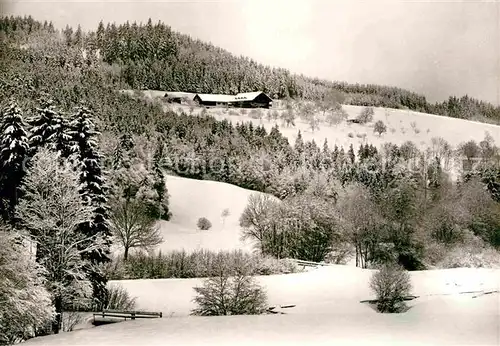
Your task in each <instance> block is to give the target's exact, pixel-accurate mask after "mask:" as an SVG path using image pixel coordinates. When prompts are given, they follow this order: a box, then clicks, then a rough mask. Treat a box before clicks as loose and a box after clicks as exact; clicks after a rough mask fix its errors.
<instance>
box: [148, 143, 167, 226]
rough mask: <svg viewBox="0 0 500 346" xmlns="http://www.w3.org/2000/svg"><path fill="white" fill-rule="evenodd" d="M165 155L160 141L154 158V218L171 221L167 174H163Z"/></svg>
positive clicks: (163, 146)
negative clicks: (155, 200) (155, 202)
mask: <svg viewBox="0 0 500 346" xmlns="http://www.w3.org/2000/svg"><path fill="white" fill-rule="evenodd" d="M165 154H166V153H165V145H164V144H163V141H162V139H159V140H158V143H157V145H156V149H155V153H154V157H153V175H154V182H153V189H154V190H155V191H156V193H157V204H156V205H154V206H153V210H152V213H153V215H152V216H154V217H156V218H158V219H161V220H169V219H170V217H171V213H170V211H169V208H168V202H169V200H168V197H169V195H168V190H167V186H166V184H165V180H166V179H165V174H164V172H163V160H164V157H165Z"/></svg>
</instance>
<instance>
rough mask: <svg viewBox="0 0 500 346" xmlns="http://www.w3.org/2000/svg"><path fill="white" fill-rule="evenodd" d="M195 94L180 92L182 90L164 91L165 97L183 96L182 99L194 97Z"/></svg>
mask: <svg viewBox="0 0 500 346" xmlns="http://www.w3.org/2000/svg"><path fill="white" fill-rule="evenodd" d="M195 96H196V94H193V93H187V92H182V91H167V92H166V93H165V97H166V98H183V99H190V100H192V99H194V97H195Z"/></svg>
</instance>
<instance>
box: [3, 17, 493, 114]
mask: <svg viewBox="0 0 500 346" xmlns="http://www.w3.org/2000/svg"><path fill="white" fill-rule="evenodd" d="M0 28H1V30H0V31H1V32H2V33H3V35H4V36H6V37H8V38H11V39H14V40H16V41H17V42H24V43H26V44H28V46H34V45H36V43H35V42H33V40H32V39H31V40H30V39H27V37H28V36H33V35H32V34H33V33H34V32H41V31H44V32H49V33H55V30H54V28H53V26H52V25H51V23H43V24H42V23H40V22H37V21H35V20H33V19H32V18H31V17H27V18H21V17H15V18H14V17H11V18H3V19H2V20H1V23H0ZM58 34H59V36H61V38H62V39H63V41H64V43H65V45H67V46H73V47H79V48H81V49H84V50H85V52H86V53H85V54H86V55H87V58H88V59H95V60H98V57H99V58H102V60H103V61H104V62H105V63H107V64H109V65H111V66H114V67H115V68H116V69H117V70H119V71H115V72H116V82H117V84H119V86H120V87H121V88H131V89H154V90H182V91H190V92H203V93H229V94H234V93H237V92H246V91H255V90H262V91H264V92H266V93H269V94H270V95H271V96H272V97H274V98H280V99H283V98H287V97H291V98H302V99H311V100H319V99H321V98H323V97H324V95H325V93H327V92H328V91H329V90H331V89H335V90H338V91H341V92H343V93H345V94H346V96H347V97H346V99H345V103H347V104H352V105H361V106H375V107H389V108H400V109H410V110H415V111H420V112H426V113H432V114H439V115H445V116H450V117H456V118H463V119H471V120H479V121H485V122H498V121H499V120H500V107H496V106H493V105H491V104H489V103H487V102H483V101H479V100H475V99H473V98H470V97H468V96H464V97H455V96H451V97H450V98H449V99H448V100H446V101H444V102H440V103H436V104H431V103H429V102H428V101H427V100H426V98H425V97H424V96H422V95H419V94H417V93H414V92H410V91H407V90H404V89H401V88H395V87H388V86H380V85H371V84H349V83H346V82H329V81H325V80H320V79H313V78H308V77H305V76H302V75H295V74H291V73H290V72H289V71H287V70H285V69H281V68H272V67H269V66H264V65H262V64H259V63H257V62H255V61H253V60H251V59H248V58H246V57H237V56H234V55H233V54H231V53H229V52H227V51H225V50H223V49H221V48H218V47H216V46H213V45H212V44H208V43H204V42H202V41H200V40H196V39H193V38H191V37H189V36H187V35H183V34H180V33H177V32H175V31H173V30H172V29H171V28H170V27H169V26H168V25H166V24H164V23H161V22H159V23H154V24H153V23H152V21H151V20H149V21H148V22H147V23H146V24H142V23H141V24H137V23H135V22H134V23H129V22H127V23H125V24H121V25H116V24H114V23H108V24H104V23H102V22H101V23H99V26H98V27H97V29H96V30H95V31H91V32H83V31H82V30H81V29H80V28H79V27H78V28H71V27H66V28H65V29H64V30H62V32H60V33H59V32H58Z"/></svg>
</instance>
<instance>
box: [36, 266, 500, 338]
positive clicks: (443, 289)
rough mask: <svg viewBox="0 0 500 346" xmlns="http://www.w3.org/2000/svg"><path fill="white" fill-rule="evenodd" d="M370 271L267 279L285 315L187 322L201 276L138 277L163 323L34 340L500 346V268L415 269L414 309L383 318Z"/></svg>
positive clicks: (136, 283) (135, 290) (136, 292)
mask: <svg viewBox="0 0 500 346" xmlns="http://www.w3.org/2000/svg"><path fill="white" fill-rule="evenodd" d="M371 273H372V271H371V270H364V269H359V268H352V267H351V268H350V267H345V266H331V267H327V268H322V269H317V270H314V271H311V272H306V273H300V274H289V275H277V276H268V277H260V278H259V280H260V281H261V283H262V284H263V285H264V286H265V288H266V290H267V292H268V296H269V303H270V304H271V305H275V304H276V305H280V304H295V305H296V307H293V308H287V309H281V311H283V312H285V313H286V314H285V315H272V316H269V315H266V316H228V317H209V318H199V317H188V316H187V314H188V313H189V310H190V309H191V308H192V306H193V305H192V301H191V299H192V298H193V293H194V291H193V290H192V287H193V286H196V285H198V284H199V282H200V281H199V280H197V279H185V280H182V279H175V280H172V279H169V280H133V281H122V282H121V284H122V285H123V286H124V287H125V288H126V289H127V290H128V291H129V292H130V293H131V294H132V296H137V297H138V301H137V303H138V306H139V308H141V309H146V310H155V311H163V313H164V314H165V315H166V316H169V315H170V316H171V317H172V318H168V317H167V318H163V319H158V320H143V321H131V322H124V323H119V324H116V325H111V326H104V327H99V328H93V329H91V330H85V331H78V332H73V333H66V334H62V335H56V336H49V337H44V338H38V339H34V340H30V341H28V342H27V344H28V345H29V344H32V345H69V344H70V345H96V346H97V345H110V344H116V345H118V344H121V345H123V344H125V345H139V344H148V345H160V344H166V343H168V344H174V345H234V344H235V343H236V342H237V343H238V344H244V345H257V344H261V343H264V344H273V345H295V344H306V343H307V344H326V343H328V344H331V343H332V342H335V341H337V342H339V343H341V344H352V345H360V344H363V345H387V344H397V345H403V344H404V345H417V344H426V345H445V344H448V345H458V344H460V345H466V344H469V345H496V344H498V341H499V340H500V339H499V329H498V326H499V323H500V300H499V299H498V297H499V296H498V293H491V294H487V295H484V294H483V295H481V294H480V293H473V294H471V293H466V292H469V291H482V292H490V291H493V290H498V288H499V286H500V271H498V270H481V269H452V270H436V271H426V272H413V273H411V275H412V283H413V286H414V290H413V293H414V294H415V295H419V296H420V297H419V298H417V299H415V300H413V301H411V302H410V305H411V306H412V308H411V309H410V310H409V311H408V312H406V313H403V314H390V315H387V314H378V313H376V312H375V311H374V310H373V309H372V308H371V307H369V306H368V305H366V304H362V303H360V300H364V299H370V298H372V294H371V293H370V291H369V290H368V280H369V277H370V275H371Z"/></svg>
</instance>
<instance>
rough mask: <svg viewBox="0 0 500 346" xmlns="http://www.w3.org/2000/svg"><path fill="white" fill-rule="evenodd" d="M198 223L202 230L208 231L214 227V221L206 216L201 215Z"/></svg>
mask: <svg viewBox="0 0 500 346" xmlns="http://www.w3.org/2000/svg"><path fill="white" fill-rule="evenodd" d="M196 225H197V226H198V228H199V229H200V230H202V231H207V230H209V229H210V228H212V223H211V222H210V220H208V219H207V218H206V217H200V218H199V219H198V222H197V224H196Z"/></svg>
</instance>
